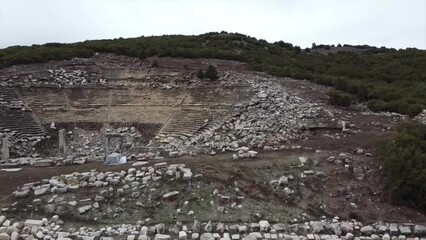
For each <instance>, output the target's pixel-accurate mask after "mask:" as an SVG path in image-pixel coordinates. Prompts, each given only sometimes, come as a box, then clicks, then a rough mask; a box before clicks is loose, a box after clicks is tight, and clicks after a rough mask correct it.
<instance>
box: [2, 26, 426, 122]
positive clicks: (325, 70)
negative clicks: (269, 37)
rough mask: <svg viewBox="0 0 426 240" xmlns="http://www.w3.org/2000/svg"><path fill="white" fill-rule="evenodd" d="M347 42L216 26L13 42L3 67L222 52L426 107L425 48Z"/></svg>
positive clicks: (383, 106)
mask: <svg viewBox="0 0 426 240" xmlns="http://www.w3.org/2000/svg"><path fill="white" fill-rule="evenodd" d="M343 46H344V47H347V48H349V49H350V48H352V49H354V50H356V51H340V52H338V53H331V52H328V54H320V53H318V52H316V51H317V50H318V49H319V50H321V51H328V49H332V48H333V46H329V45H316V44H313V48H312V49H315V51H312V49H309V50H308V49H305V50H304V51H302V50H301V49H300V47H298V46H293V45H292V44H291V43H285V42H283V41H279V42H275V43H268V42H267V41H265V40H261V39H260V40H258V39H256V38H253V37H250V36H246V35H243V34H230V33H226V32H221V33H218V32H212V33H206V34H202V35H198V36H182V35H165V36H153V37H138V38H128V39H123V38H119V39H114V40H94V41H85V42H79V43H74V44H59V43H50V44H45V45H33V46H31V47H19V46H18V47H9V48H6V49H2V50H0V67H7V66H12V65H16V64H26V63H37V62H47V61H50V60H64V59H71V58H73V57H90V56H92V55H93V54H94V53H95V52H101V53H115V54H119V55H126V56H131V57H137V58H140V59H145V58H147V57H151V56H159V57H166V56H168V57H184V58H217V59H225V60H236V61H242V62H246V63H248V65H249V66H250V68H251V69H252V70H255V71H262V72H267V73H269V74H272V75H276V76H282V77H292V78H295V79H307V80H310V81H313V82H316V83H319V84H323V85H327V86H333V87H335V88H336V89H338V90H340V91H343V92H346V93H348V94H351V95H353V96H355V97H356V99H358V100H359V101H367V102H368V105H369V106H370V108H371V109H373V110H375V111H395V112H399V113H402V114H410V115H416V114H417V113H419V112H420V110H421V109H424V108H426V81H425V79H426V51H422V50H418V49H411V48H410V49H405V50H395V49H387V48H384V47H381V48H376V47H370V46H366V45H361V46H349V45H343Z"/></svg>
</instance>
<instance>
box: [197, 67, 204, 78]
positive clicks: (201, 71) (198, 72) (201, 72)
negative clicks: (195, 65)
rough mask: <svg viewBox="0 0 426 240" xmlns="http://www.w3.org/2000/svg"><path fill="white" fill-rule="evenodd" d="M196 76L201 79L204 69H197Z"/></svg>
mask: <svg viewBox="0 0 426 240" xmlns="http://www.w3.org/2000/svg"><path fill="white" fill-rule="evenodd" d="M197 78H199V79H203V78H204V71H203V69H201V68H200V69H198V71H197Z"/></svg>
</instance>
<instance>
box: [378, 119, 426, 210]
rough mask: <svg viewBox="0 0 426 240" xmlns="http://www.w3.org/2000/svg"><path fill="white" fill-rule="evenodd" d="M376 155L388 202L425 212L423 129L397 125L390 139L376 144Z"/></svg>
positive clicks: (412, 124) (425, 136)
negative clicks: (378, 159) (378, 156)
mask: <svg viewBox="0 0 426 240" xmlns="http://www.w3.org/2000/svg"><path fill="white" fill-rule="evenodd" d="M379 155H380V158H381V160H382V161H383V163H384V171H385V176H386V178H387V181H388V182H387V184H388V186H387V188H386V194H387V196H388V198H389V200H390V201H391V202H393V203H395V204H401V205H406V206H411V207H415V208H417V209H421V210H426V198H425V196H426V184H425V183H426V126H425V125H422V124H420V123H415V122H410V123H404V124H401V125H400V126H399V128H398V132H397V134H396V136H395V137H394V138H393V139H389V140H386V141H384V142H381V143H380V144H379Z"/></svg>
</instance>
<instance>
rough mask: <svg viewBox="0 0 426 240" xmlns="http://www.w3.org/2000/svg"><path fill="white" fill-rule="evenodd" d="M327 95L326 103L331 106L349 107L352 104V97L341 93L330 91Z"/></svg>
mask: <svg viewBox="0 0 426 240" xmlns="http://www.w3.org/2000/svg"><path fill="white" fill-rule="evenodd" d="M327 95H328V96H329V99H328V102H329V103H330V104H331V105H336V106H342V107H349V106H350V105H351V103H352V97H351V96H349V95H348V94H345V93H342V92H338V91H335V90H332V91H329V92H328V93H327Z"/></svg>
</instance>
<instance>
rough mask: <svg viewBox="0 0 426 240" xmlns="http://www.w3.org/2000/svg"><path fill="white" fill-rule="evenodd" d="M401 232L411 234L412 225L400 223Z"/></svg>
mask: <svg viewBox="0 0 426 240" xmlns="http://www.w3.org/2000/svg"><path fill="white" fill-rule="evenodd" d="M399 232H400V233H401V234H402V235H410V234H411V229H410V227H408V226H403V225H400V226H399Z"/></svg>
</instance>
